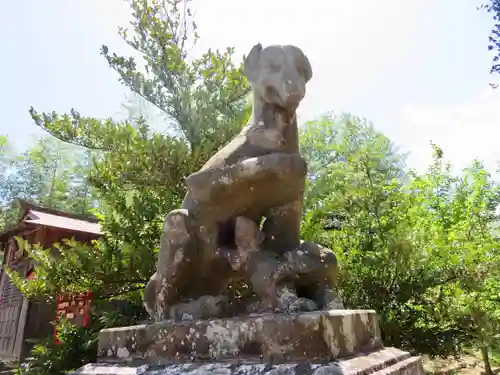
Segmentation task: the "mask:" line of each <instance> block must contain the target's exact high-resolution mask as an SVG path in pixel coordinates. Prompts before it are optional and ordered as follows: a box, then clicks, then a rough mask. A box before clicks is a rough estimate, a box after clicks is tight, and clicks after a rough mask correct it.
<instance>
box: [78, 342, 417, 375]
mask: <svg viewBox="0 0 500 375" xmlns="http://www.w3.org/2000/svg"><path fill="white" fill-rule="evenodd" d="M423 373H424V372H423V367H422V363H421V360H420V357H410V355H409V354H408V353H407V352H404V351H402V350H399V349H395V348H384V349H381V350H378V351H375V352H372V353H368V354H364V355H358V356H356V357H353V358H349V359H344V360H340V361H337V362H331V363H323V364H320V363H310V362H308V361H301V362H292V363H285V364H280V365H270V364H265V363H259V362H253V363H252V362H249V361H245V362H242V363H236V362H233V363H227V362H201V363H196V362H195V363H184V364H182V363H181V364H168V365H164V366H161V367H159V368H156V369H153V368H152V367H149V366H148V365H146V366H125V365H121V366H118V365H109V364H93V365H87V366H84V368H81V369H80V370H78V371H77V372H74V373H73V374H74V375H76V374H78V375H181V374H182V375H369V374H371V375H423Z"/></svg>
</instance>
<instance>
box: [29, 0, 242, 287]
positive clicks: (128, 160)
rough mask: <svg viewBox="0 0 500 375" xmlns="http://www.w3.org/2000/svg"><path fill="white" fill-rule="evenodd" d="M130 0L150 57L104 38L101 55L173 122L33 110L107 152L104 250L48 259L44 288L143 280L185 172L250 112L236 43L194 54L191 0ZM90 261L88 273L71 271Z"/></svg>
mask: <svg viewBox="0 0 500 375" xmlns="http://www.w3.org/2000/svg"><path fill="white" fill-rule="evenodd" d="M128 3H129V5H130V7H131V10H132V20H131V23H130V24H131V29H125V28H120V30H119V33H120V35H121V36H122V38H123V40H124V41H125V42H126V43H127V44H128V45H129V46H130V47H131V48H132V49H133V50H135V52H136V53H139V54H140V55H141V56H142V59H141V60H140V61H136V59H134V58H133V57H123V56H118V55H116V54H115V53H112V52H111V51H110V50H109V48H108V47H106V46H103V47H102V50H101V54H102V55H103V56H104V58H105V59H106V60H107V61H108V63H109V65H110V67H111V68H112V69H114V70H115V71H116V72H117V73H118V77H119V80H120V82H122V83H123V84H124V85H125V86H126V87H128V88H129V89H130V90H131V91H132V92H133V93H134V94H135V95H138V96H139V97H141V98H142V99H143V100H145V101H147V103H148V104H149V105H152V106H154V107H155V108H157V109H158V111H159V114H160V115H163V116H164V117H165V119H166V126H165V131H163V132H161V133H160V132H157V131H153V130H152V129H151V127H150V126H149V124H147V122H146V121H145V118H144V117H143V116H138V117H136V116H131V118H130V119H129V120H128V121H122V122H118V121H113V120H112V119H107V120H99V119H94V118H90V117H85V116H82V115H80V114H79V113H78V112H77V111H76V110H71V111H70V112H69V113H68V114H63V115H60V114H57V113H38V112H36V111H35V110H34V109H33V108H32V109H31V111H30V112H31V115H32V117H33V119H34V121H35V123H36V124H37V125H38V126H40V127H42V128H43V129H45V130H47V131H48V132H50V133H51V134H52V135H54V136H55V137H57V138H59V139H61V140H64V141H66V142H70V143H73V144H76V145H80V146H83V147H86V148H88V149H94V150H100V151H101V152H102V157H101V158H100V159H99V160H96V162H95V164H94V167H93V169H92V172H91V175H90V181H91V183H92V186H93V187H95V188H96V189H97V191H98V196H99V200H100V203H101V208H102V216H101V219H102V220H101V224H102V227H103V229H104V231H105V232H106V235H105V236H104V238H103V239H102V241H101V243H100V244H99V245H98V250H97V249H83V248H82V249H79V248H78V246H77V245H75V249H74V251H73V253H72V255H71V259H70V257H68V258H67V262H68V263H67V264H66V266H63V265H62V263H61V262H59V264H57V265H56V264H54V265H53V266H52V265H47V269H46V272H47V275H49V276H50V277H47V279H46V280H49V281H48V282H45V281H43V282H42V281H40V280H41V279H40V280H39V281H40V282H41V284H43V286H42V285H41V284H40V283H39V284H37V283H36V282H34V283H32V285H33V288H34V289H33V290H36V291H37V293H41V291H42V290H44V292H45V293H46V294H48V295H49V294H50V293H53V292H54V291H56V290H61V289H66V290H72V291H74V290H85V289H91V290H93V291H94V292H96V295H101V296H103V297H109V296H111V295H116V294H119V293H125V292H128V291H132V290H136V289H140V288H142V287H143V286H144V282H145V281H147V279H148V278H149V276H150V275H151V273H152V272H153V269H154V266H155V259H156V252H157V249H158V244H159V238H160V233H161V227H162V222H163V218H164V216H165V214H166V213H167V212H168V211H169V210H171V209H173V208H176V207H178V205H179V204H180V203H181V201H182V198H183V196H184V194H185V187H184V178H185V177H186V176H187V175H189V174H190V173H192V172H194V171H196V170H197V169H198V168H199V167H200V166H201V165H202V164H203V163H204V162H205V161H206V160H207V159H208V157H209V156H211V155H212V154H213V152H214V151H215V150H216V149H218V148H219V147H220V146H221V145H222V144H224V143H226V142H227V141H228V140H229V139H230V138H231V137H233V136H234V135H235V134H236V132H238V131H239V130H240V129H241V127H242V124H243V123H244V122H246V120H247V119H248V118H249V115H250V106H249V103H248V102H247V100H246V98H247V93H248V87H247V83H246V80H245V78H244V77H243V76H242V74H241V73H242V69H241V66H235V64H234V63H233V62H232V55H233V52H234V51H233V49H232V48H227V50H226V51H224V52H220V51H212V50H208V51H207V52H206V53H204V54H202V55H201V56H200V57H193V56H189V51H190V50H191V49H192V46H193V44H195V43H196V41H197V40H198V34H197V29H196V24H195V22H194V20H193V17H192V13H191V10H190V9H189V3H190V1H189V0H185V1H179V0H166V1H161V2H151V1H147V0H133V1H128ZM142 62H143V64H142ZM141 64H142V65H141ZM95 254H99V256H96V255H95ZM34 256H36V254H34ZM82 263H83V264H85V267H80V268H79V270H78V273H79V275H80V277H74V274H70V273H67V272H66V273H65V272H64V271H65V269H69V268H71V267H76V265H77V264H82ZM58 272H59V274H58V275H56V274H57V273H58ZM42 273H43V272H42V271H41V270H39V273H38V274H40V275H41V274H42ZM36 284H37V285H38V286H37V287H35V285H36ZM104 285H105V286H106V287H103V286H104ZM44 288H45V289H44Z"/></svg>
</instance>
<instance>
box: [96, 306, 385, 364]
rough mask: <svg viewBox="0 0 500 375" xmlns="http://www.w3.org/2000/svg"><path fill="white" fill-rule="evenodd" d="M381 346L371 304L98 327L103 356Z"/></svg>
mask: <svg viewBox="0 0 500 375" xmlns="http://www.w3.org/2000/svg"><path fill="white" fill-rule="evenodd" d="M381 347H382V342H381V338H380V331H379V326H378V321H377V315H376V313H375V311H373V310H331V311H313V312H308V313H298V314H286V315H285V314H283V315H279V314H266V315H257V316H247V317H236V318H229V319H217V320H205V321H183V322H173V321H164V322H160V323H153V324H149V325H140V326H133V327H123V328H112V329H106V330H103V331H101V332H100V335H99V351H98V356H99V358H100V361H103V362H108V363H109V362H122V363H123V362H126V361H134V363H138V362H141V363H149V364H167V363H171V362H172V361H191V360H218V361H220V360H222V361H224V360H232V361H234V360H245V359H256V360H263V361H264V362H266V363H282V362H292V361H295V362H296V361H301V360H308V361H315V360H319V361H325V360H326V361H332V360H334V359H337V358H343V357H348V356H353V355H355V354H356V353H359V352H363V351H373V350H376V349H379V348H381Z"/></svg>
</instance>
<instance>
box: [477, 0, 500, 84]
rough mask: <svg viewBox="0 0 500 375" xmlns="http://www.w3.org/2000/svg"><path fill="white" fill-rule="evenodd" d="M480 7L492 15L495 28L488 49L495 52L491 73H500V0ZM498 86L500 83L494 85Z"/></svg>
mask: <svg viewBox="0 0 500 375" xmlns="http://www.w3.org/2000/svg"><path fill="white" fill-rule="evenodd" d="M480 8H482V9H485V10H486V11H487V12H488V13H490V14H491V15H492V18H493V22H494V24H493V29H492V30H491V33H490V35H489V38H488V50H490V51H492V52H493V53H494V55H493V64H492V66H491V70H490V73H491V74H500V0H489V2H488V3H486V4H483V5H482V6H481V7H480ZM492 86H494V87H498V85H492Z"/></svg>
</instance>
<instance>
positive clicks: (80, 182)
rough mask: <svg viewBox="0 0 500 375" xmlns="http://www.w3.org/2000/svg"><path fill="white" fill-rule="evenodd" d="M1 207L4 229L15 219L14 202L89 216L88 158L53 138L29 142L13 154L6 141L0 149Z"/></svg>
mask: <svg viewBox="0 0 500 375" xmlns="http://www.w3.org/2000/svg"><path fill="white" fill-rule="evenodd" d="M0 148H1V149H0V151H1V156H0V172H1V173H2V183H1V186H0V204H1V206H2V211H3V213H4V220H5V223H4V224H5V225H7V224H13V223H14V222H15V221H16V220H17V219H18V214H19V210H18V208H19V207H17V205H16V199H25V200H28V201H31V202H33V203H36V204H40V205H42V206H44V207H47V208H54V209H58V210H62V211H67V212H72V213H75V214H89V213H90V211H91V209H92V207H93V204H94V198H93V196H92V189H91V187H90V185H89V183H88V181H87V174H88V172H89V170H90V161H91V159H90V158H91V155H90V154H89V153H88V152H87V151H86V150H84V149H82V148H80V147H77V146H72V145H68V144H65V143H64V142H61V141H59V140H57V139H55V138H54V137H51V136H47V137H42V138H38V139H37V138H32V142H31V145H30V146H29V147H28V148H27V150H26V151H24V152H22V153H16V152H15V151H14V150H13V148H12V147H10V145H9V143H8V139H7V138H6V137H5V138H3V140H2V144H1V145H0Z"/></svg>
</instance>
